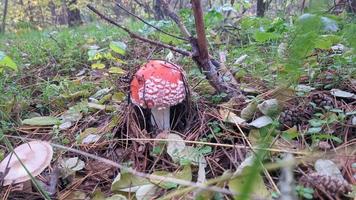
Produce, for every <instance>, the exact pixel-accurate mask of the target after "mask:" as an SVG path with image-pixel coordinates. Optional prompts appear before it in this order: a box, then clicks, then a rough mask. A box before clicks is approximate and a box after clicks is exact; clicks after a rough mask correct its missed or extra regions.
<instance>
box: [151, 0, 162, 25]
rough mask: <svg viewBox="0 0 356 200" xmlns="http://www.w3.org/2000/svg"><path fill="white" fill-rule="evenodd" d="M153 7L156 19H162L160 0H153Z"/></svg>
mask: <svg viewBox="0 0 356 200" xmlns="http://www.w3.org/2000/svg"><path fill="white" fill-rule="evenodd" d="M153 4H154V5H153V9H154V11H155V12H154V16H155V19H156V20H162V19H163V18H164V12H163V10H162V9H161V4H162V3H161V0H154V3H153Z"/></svg>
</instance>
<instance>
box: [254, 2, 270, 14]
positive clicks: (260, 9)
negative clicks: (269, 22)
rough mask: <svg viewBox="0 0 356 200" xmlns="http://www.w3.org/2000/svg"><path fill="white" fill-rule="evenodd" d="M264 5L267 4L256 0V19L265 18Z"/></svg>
mask: <svg viewBox="0 0 356 200" xmlns="http://www.w3.org/2000/svg"><path fill="white" fill-rule="evenodd" d="M266 4H267V2H264V0H257V8H256V16H257V17H264V16H265V10H266Z"/></svg>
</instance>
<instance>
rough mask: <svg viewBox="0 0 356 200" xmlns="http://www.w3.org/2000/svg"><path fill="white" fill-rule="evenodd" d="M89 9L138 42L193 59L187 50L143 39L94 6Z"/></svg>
mask: <svg viewBox="0 0 356 200" xmlns="http://www.w3.org/2000/svg"><path fill="white" fill-rule="evenodd" d="M87 7H88V8H89V9H90V10H91V11H93V12H94V13H95V14H97V15H98V16H99V17H101V18H102V19H104V20H106V21H107V22H109V23H111V24H113V25H115V26H117V27H119V28H121V29H122V30H124V31H125V32H127V33H128V34H129V35H130V37H132V38H136V39H138V40H141V41H143V42H147V43H150V44H153V45H156V46H160V47H163V48H167V49H170V50H172V51H175V52H177V53H180V54H182V55H184V56H189V57H191V56H192V53H191V52H189V51H186V50H183V49H180V48H177V47H174V46H171V45H168V44H163V43H161V42H157V41H154V40H151V39H147V38H144V37H141V36H139V35H137V34H136V33H133V32H132V31H130V30H129V29H127V28H126V27H124V26H122V25H120V24H118V23H117V22H115V21H114V20H113V19H111V18H109V17H107V16H105V15H103V14H102V13H101V12H99V11H98V10H97V9H95V8H94V7H93V6H91V5H89V4H88V5H87Z"/></svg>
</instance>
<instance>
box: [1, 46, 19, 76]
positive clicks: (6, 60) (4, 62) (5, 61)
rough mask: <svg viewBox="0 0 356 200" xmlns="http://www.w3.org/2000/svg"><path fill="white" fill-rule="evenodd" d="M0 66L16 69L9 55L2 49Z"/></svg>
mask: <svg viewBox="0 0 356 200" xmlns="http://www.w3.org/2000/svg"><path fill="white" fill-rule="evenodd" d="M2 68H8V69H12V70H14V71H17V65H16V63H15V62H14V61H13V60H12V59H11V58H10V57H9V56H7V55H6V54H5V53H4V52H3V51H0V69H2ZM1 72H2V70H1V71H0V73H1Z"/></svg>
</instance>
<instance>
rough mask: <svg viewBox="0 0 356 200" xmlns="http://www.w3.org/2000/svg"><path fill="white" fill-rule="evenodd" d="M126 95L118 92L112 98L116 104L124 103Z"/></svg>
mask: <svg viewBox="0 0 356 200" xmlns="http://www.w3.org/2000/svg"><path fill="white" fill-rule="evenodd" d="M125 97H126V95H125V94H124V93H123V92H116V93H114V95H113V96H112V100H113V101H115V102H119V103H120V102H122V101H123V100H124V99H125Z"/></svg>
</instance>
